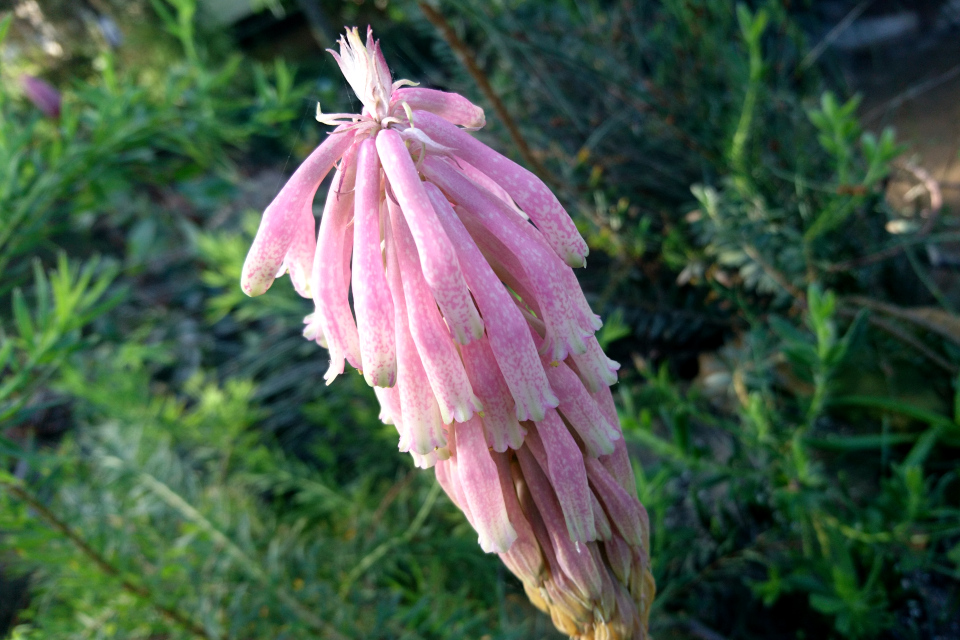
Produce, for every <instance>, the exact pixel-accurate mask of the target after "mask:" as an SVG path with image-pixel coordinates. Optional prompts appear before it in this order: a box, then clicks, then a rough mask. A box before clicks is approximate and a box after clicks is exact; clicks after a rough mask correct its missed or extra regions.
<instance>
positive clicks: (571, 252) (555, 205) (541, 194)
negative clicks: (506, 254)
mask: <svg viewBox="0 0 960 640" xmlns="http://www.w3.org/2000/svg"><path fill="white" fill-rule="evenodd" d="M420 114H423V115H422V116H421V115H420ZM414 119H415V121H416V123H417V127H418V128H420V129H423V130H424V131H425V132H426V133H427V135H429V136H430V137H431V138H432V139H433V140H434V141H436V142H437V143H439V144H442V145H444V146H446V147H451V148H454V149H456V150H457V155H458V156H460V157H462V158H463V159H464V160H466V161H467V162H469V163H470V164H472V165H473V166H475V167H476V168H477V169H479V170H480V171H482V172H483V173H485V174H486V175H488V176H490V177H491V178H492V179H493V180H494V181H496V182H497V183H498V184H499V185H500V186H502V187H503V188H504V189H506V191H507V192H508V193H509V194H510V195H511V197H512V198H513V199H514V200H515V201H516V202H517V204H519V205H520V206H521V207H522V208H523V210H524V211H525V212H526V213H527V214H528V215H529V216H530V218H531V219H532V220H533V222H534V224H536V225H537V228H538V229H540V231H542V232H543V235H544V237H545V238H546V239H547V242H549V243H550V246H551V247H553V249H554V251H556V253H557V255H558V256H560V258H561V259H563V260H564V261H565V262H566V263H567V264H568V265H570V266H571V267H582V266H583V265H584V264H586V256H587V254H588V253H589V249H588V248H587V243H586V242H584V241H583V238H581V237H580V232H579V231H577V227H576V225H575V224H573V220H571V219H570V216H569V215H567V212H566V211H565V210H564V209H563V206H562V205H561V204H560V201H559V200H557V197H556V196H554V195H553V193H552V192H551V191H550V189H549V188H547V186H546V185H545V184H543V182H542V181H541V180H540V179H539V178H537V176H535V175H533V174H532V173H530V172H529V171H527V170H526V169H524V168H523V167H521V166H520V165H518V164H517V163H515V162H513V161H512V160H510V159H508V158H506V157H504V156H502V155H500V154H499V153H497V152H496V151H494V150H493V149H491V148H490V147H488V146H487V145H485V144H483V143H482V142H480V141H479V140H477V139H476V138H474V137H473V136H471V135H470V134H468V133H466V132H465V131H462V130H461V129H458V128H457V127H455V126H454V125H452V124H450V123H449V122H447V121H446V120H444V119H443V118H441V117H439V116H435V115H433V114H432V113H429V112H426V111H419V112H416V111H415V112H414Z"/></svg>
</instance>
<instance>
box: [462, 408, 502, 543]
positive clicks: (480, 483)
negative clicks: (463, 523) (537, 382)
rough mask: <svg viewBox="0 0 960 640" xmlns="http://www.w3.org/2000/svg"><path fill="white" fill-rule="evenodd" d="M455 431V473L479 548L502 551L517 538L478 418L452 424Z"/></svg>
mask: <svg viewBox="0 0 960 640" xmlns="http://www.w3.org/2000/svg"><path fill="white" fill-rule="evenodd" d="M452 428H454V429H455V430H456V432H457V436H456V439H457V473H458V476H459V479H460V487H461V489H462V491H463V496H464V498H465V499H466V502H467V504H468V505H469V506H470V513H471V515H472V516H473V522H472V524H473V527H474V529H476V530H477V533H478V534H479V535H480V548H481V549H483V550H484V551H486V552H487V553H504V552H506V551H507V550H509V549H510V545H512V544H513V541H514V540H516V539H517V532H516V531H514V529H513V527H512V526H511V525H510V519H509V518H508V516H507V507H506V504H505V503H504V501H503V493H502V492H500V491H497V490H495V489H496V488H498V487H499V485H500V478H499V475H498V473H497V466H496V464H495V463H494V461H493V459H492V458H491V457H490V451H489V450H488V449H487V442H486V439H485V437H484V435H483V426H482V425H481V424H480V418H479V417H474V418H471V419H470V420H468V421H466V422H463V423H460V424H457V425H452Z"/></svg>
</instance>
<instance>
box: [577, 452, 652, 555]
mask: <svg viewBox="0 0 960 640" xmlns="http://www.w3.org/2000/svg"><path fill="white" fill-rule="evenodd" d="M585 462H586V465H587V476H588V477H589V478H590V485H591V486H592V487H593V488H594V490H595V491H596V492H597V495H598V496H599V497H600V501H601V502H603V506H604V509H605V510H606V512H607V516H608V517H609V518H610V522H611V523H612V524H613V526H614V527H615V528H616V529H617V531H619V532H620V535H621V536H623V539H624V540H626V541H627V542H628V543H629V544H632V545H635V546H638V547H642V546H643V538H644V534H643V529H644V523H643V517H642V515H641V514H642V513H643V506H641V504H640V501H639V500H637V498H636V496H635V495H631V494H629V493H627V491H626V490H625V489H624V488H623V487H621V486H620V485H619V484H618V483H617V481H616V480H615V479H614V478H613V476H612V475H610V472H609V471H607V470H606V469H605V468H604V466H603V465H602V464H600V461H599V460H595V459H593V458H587V459H586V461H585Z"/></svg>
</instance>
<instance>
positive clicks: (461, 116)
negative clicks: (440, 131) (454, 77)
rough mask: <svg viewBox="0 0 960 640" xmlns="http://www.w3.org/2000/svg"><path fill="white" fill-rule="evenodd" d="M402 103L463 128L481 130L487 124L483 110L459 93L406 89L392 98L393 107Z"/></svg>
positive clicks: (414, 88)
mask: <svg viewBox="0 0 960 640" xmlns="http://www.w3.org/2000/svg"><path fill="white" fill-rule="evenodd" d="M401 102H406V103H407V105H408V106H409V107H410V109H412V110H414V111H429V112H430V113H433V114H435V115H437V116H440V117H441V118H443V119H444V120H446V121H447V122H449V123H451V124H455V125H459V126H462V127H469V128H471V129H479V128H481V127H482V126H483V125H485V124H486V122H487V121H486V117H485V116H484V115H483V109H481V108H480V107H478V106H477V105H475V104H473V103H472V102H470V101H469V100H467V99H466V98H464V97H463V96H462V95H460V94H459V93H447V92H446V91H437V90H436V89H423V88H420V87H406V88H403V89H397V90H395V91H394V92H393V96H392V97H391V98H390V105H391V107H392V106H394V105H399V104H400V103H401ZM414 124H416V118H414Z"/></svg>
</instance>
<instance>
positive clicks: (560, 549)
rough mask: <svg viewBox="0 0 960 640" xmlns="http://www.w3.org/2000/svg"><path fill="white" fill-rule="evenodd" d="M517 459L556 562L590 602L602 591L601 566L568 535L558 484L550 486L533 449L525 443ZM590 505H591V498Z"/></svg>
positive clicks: (583, 597) (582, 546)
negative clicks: (591, 597) (594, 595)
mask: <svg viewBox="0 0 960 640" xmlns="http://www.w3.org/2000/svg"><path fill="white" fill-rule="evenodd" d="M517 459H518V460H519V462H520V468H521V469H522V470H523V477H524V478H525V479H526V482H527V486H528V487H529V489H530V495H531V497H532V498H533V502H534V503H535V504H536V505H537V510H538V511H539V512H540V516H541V517H542V518H543V523H544V525H545V527H546V534H547V537H548V540H549V542H548V544H549V545H550V547H551V548H552V550H553V553H554V554H555V556H556V566H557V567H559V568H560V569H561V570H562V571H563V573H564V574H566V576H567V577H569V578H570V580H571V581H572V582H573V583H574V584H575V585H576V586H577V588H578V590H579V592H580V595H581V598H582V599H583V600H585V601H586V602H589V598H590V596H591V594H597V595H599V593H600V581H601V578H600V570H599V568H598V567H597V566H596V565H595V564H594V562H593V558H592V557H591V556H590V555H589V554H587V553H585V548H584V545H583V544H582V543H581V542H577V541H574V540H573V539H572V537H571V536H570V535H569V533H568V531H569V529H568V526H567V524H566V520H565V518H564V512H563V509H562V507H561V506H560V503H559V501H558V499H557V497H556V495H555V494H554V492H553V489H554V488H556V487H551V483H550V480H548V479H547V476H546V475H545V474H544V472H543V471H542V470H541V467H540V465H539V464H538V463H537V460H536V458H534V456H533V454H532V453H531V452H530V450H529V449H527V448H526V447H524V448H523V449H520V451H518V452H517ZM587 508H588V509H590V506H589V502H588V507H587ZM591 520H592V516H591ZM541 546H543V542H541Z"/></svg>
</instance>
